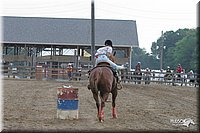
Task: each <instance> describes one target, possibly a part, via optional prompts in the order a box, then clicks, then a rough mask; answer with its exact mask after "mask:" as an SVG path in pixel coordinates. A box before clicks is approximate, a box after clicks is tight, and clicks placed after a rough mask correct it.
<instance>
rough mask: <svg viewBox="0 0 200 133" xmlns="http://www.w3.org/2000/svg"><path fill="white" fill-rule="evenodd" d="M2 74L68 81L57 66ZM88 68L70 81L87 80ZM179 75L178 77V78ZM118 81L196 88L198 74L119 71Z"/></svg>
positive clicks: (9, 70) (23, 68) (19, 68)
mask: <svg viewBox="0 0 200 133" xmlns="http://www.w3.org/2000/svg"><path fill="white" fill-rule="evenodd" d="M1 70H2V72H1V73H2V74H3V76H4V77H7V78H29V79H37V80H41V79H49V80H55V79H64V80H68V78H69V77H68V76H67V72H66V68H61V67H59V66H51V67H50V66H47V65H46V66H45V65H37V66H36V67H32V66H10V65H2V69H1ZM88 70H89V69H88V68H82V69H81V71H78V68H73V72H72V80H88ZM167 74H171V77H166V75H167ZM178 75H180V77H178ZM119 76H120V79H121V81H122V82H123V83H135V84H150V83H158V84H171V85H177V84H178V85H181V86H182V85H185V86H192V85H193V86H195V87H196V86H198V85H199V74H197V73H194V74H193V75H192V76H191V75H188V74H186V73H167V72H162V73H161V72H151V73H146V71H142V72H141V75H135V74H134V71H125V72H123V71H121V72H120V73H119Z"/></svg>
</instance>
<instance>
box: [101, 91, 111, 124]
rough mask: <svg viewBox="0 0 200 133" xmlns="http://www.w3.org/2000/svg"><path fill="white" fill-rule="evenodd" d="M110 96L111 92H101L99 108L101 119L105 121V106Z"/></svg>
mask: <svg viewBox="0 0 200 133" xmlns="http://www.w3.org/2000/svg"><path fill="white" fill-rule="evenodd" d="M108 96H109V93H104V94H103V93H100V98H101V106H100V108H99V121H100V122H103V120H104V107H105V102H106V101H107V99H108Z"/></svg>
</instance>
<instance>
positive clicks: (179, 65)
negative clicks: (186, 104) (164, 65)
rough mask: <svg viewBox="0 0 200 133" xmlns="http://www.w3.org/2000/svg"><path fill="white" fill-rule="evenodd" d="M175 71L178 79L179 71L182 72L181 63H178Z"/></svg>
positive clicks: (179, 76)
mask: <svg viewBox="0 0 200 133" xmlns="http://www.w3.org/2000/svg"><path fill="white" fill-rule="evenodd" d="M176 72H177V78H178V79H180V78H181V73H182V72H183V68H182V66H181V64H178V66H177V69H176Z"/></svg>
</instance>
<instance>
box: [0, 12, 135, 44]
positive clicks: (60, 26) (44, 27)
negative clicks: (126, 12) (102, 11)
mask: <svg viewBox="0 0 200 133" xmlns="http://www.w3.org/2000/svg"><path fill="white" fill-rule="evenodd" d="M2 18H3V19H2V21H3V43H31V44H38V45H39V44H55V45H69V44H70V45H84V46H90V45H91V19H77V18H42V17H13V16H3V17H2ZM106 39H111V40H112V41H113V44H114V46H119V47H131V46H132V47H138V45H139V44H138V36H137V28H136V21H133V20H108V19H95V44H96V45H100V46H101V45H103V43H104V41H105V40H106Z"/></svg>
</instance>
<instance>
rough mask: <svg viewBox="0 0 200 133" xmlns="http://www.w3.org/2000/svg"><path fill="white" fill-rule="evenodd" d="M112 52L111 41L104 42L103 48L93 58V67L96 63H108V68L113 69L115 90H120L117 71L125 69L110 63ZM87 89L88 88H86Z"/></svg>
mask: <svg viewBox="0 0 200 133" xmlns="http://www.w3.org/2000/svg"><path fill="white" fill-rule="evenodd" d="M112 52H113V45H112V41H111V40H106V41H105V46H104V47H101V48H99V49H98V50H97V52H96V54H95V58H96V62H95V66H96V65H97V64H98V63H101V62H107V63H109V64H110V66H111V67H112V68H113V71H114V76H115V77H116V79H117V86H118V87H117V88H118V89H121V88H122V85H121V84H120V81H119V77H118V73H117V70H120V69H125V67H124V66H119V65H117V64H115V63H114V62H113V61H111V57H112V56H113V55H112ZM88 88H90V86H88Z"/></svg>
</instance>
